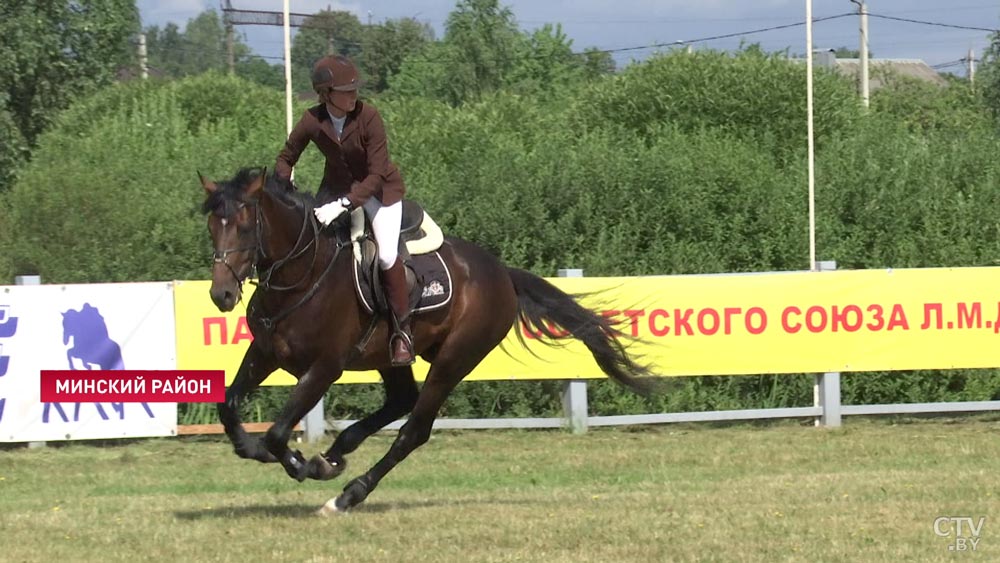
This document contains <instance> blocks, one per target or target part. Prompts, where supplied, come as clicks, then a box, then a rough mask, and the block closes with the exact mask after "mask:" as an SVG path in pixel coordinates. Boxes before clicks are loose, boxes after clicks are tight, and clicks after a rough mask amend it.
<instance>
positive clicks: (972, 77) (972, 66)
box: [966, 47, 976, 86]
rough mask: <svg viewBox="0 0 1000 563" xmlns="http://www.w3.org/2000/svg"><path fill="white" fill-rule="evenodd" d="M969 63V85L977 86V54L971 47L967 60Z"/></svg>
mask: <svg viewBox="0 0 1000 563" xmlns="http://www.w3.org/2000/svg"><path fill="white" fill-rule="evenodd" d="M966 60H967V61H968V63H969V85H970V86H975V85H976V53H975V52H974V51H973V50H972V47H969V55H968V57H967V58H966Z"/></svg>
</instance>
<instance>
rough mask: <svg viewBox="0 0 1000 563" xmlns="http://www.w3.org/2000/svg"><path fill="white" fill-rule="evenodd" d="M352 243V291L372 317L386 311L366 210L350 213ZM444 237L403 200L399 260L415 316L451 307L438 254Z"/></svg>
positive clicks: (448, 283)
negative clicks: (400, 260) (402, 266)
mask: <svg viewBox="0 0 1000 563" xmlns="http://www.w3.org/2000/svg"><path fill="white" fill-rule="evenodd" d="M350 221H351V224H350V229H351V233H350V236H351V239H350V240H351V242H352V247H353V250H354V288H355V290H356V292H357V295H358V301H359V302H360V303H361V306H362V307H364V308H365V310H366V311H368V312H369V313H372V314H376V313H381V312H385V311H388V310H389V304H388V303H387V302H386V298H385V292H384V291H383V289H382V269H381V268H379V265H378V244H377V243H376V242H375V235H374V234H373V233H372V229H371V222H370V221H369V220H368V217H367V216H366V214H365V210H364V208H362V207H359V208H357V209H355V210H354V211H352V212H351V218H350ZM443 243H444V235H443V234H442V232H441V228H440V227H438V225H437V223H435V222H434V220H433V219H431V217H430V215H428V214H427V212H426V211H424V209H423V208H422V207H421V206H420V204H418V203H417V202H415V201H410V200H403V223H402V226H401V228H400V232H399V257H400V259H402V261H403V265H404V267H405V268H404V269H405V271H406V285H407V287H408V288H409V295H410V311H411V312H412V314H414V315H416V314H419V313H426V312H428V311H434V310H437V309H441V308H444V307H446V306H448V304H450V303H451V295H452V283H451V272H450V271H449V270H448V266H447V264H445V262H444V259H443V258H441V254H440V253H439V252H438V251H437V250H438V249H439V248H441V245H442V244H443Z"/></svg>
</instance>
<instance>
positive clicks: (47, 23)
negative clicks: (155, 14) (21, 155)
mask: <svg viewBox="0 0 1000 563" xmlns="http://www.w3.org/2000/svg"><path fill="white" fill-rule="evenodd" d="M138 30H139V12H138V10H137V9H136V6H135V0H76V1H73V2H56V1H45V0H24V1H19V2H3V3H0V53H3V56H2V57H0V85H2V86H0V94H4V95H5V104H4V109H5V110H6V111H7V112H8V113H9V115H10V118H11V119H13V121H14V124H15V125H16V127H17V129H18V131H19V133H20V136H21V137H22V138H23V139H24V141H25V142H27V143H28V145H29V146H32V145H33V144H34V143H35V140H36V138H37V137H38V135H39V133H41V132H42V131H43V130H44V129H45V128H46V127H47V126H48V125H49V123H50V122H51V121H52V119H53V118H54V117H55V115H57V114H58V112H59V110H61V109H63V108H65V107H66V106H67V105H68V104H69V103H70V102H71V101H73V100H75V99H78V98H79V97H81V96H85V95H86V94H87V93H89V92H92V91H94V90H95V89H97V88H98V87H100V86H104V85H107V84H110V83H111V82H112V81H114V79H115V76H116V72H117V71H118V69H119V68H120V67H122V66H126V65H131V64H134V60H135V59H134V49H133V47H132V45H131V39H132V37H133V36H134V35H135V33H136V32H137V31H138Z"/></svg>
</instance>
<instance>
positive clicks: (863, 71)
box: [851, 0, 869, 107]
mask: <svg viewBox="0 0 1000 563" xmlns="http://www.w3.org/2000/svg"><path fill="white" fill-rule="evenodd" d="M851 2H852V3H854V4H857V5H858V14H859V15H860V16H861V45H860V48H859V49H858V63H859V64H858V91H859V92H860V93H861V104H862V105H863V106H865V107H868V100H869V95H868V5H867V4H865V0H851Z"/></svg>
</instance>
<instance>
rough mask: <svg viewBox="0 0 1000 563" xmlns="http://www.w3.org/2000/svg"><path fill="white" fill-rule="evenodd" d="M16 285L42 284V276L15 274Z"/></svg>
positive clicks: (32, 444)
mask: <svg viewBox="0 0 1000 563" xmlns="http://www.w3.org/2000/svg"><path fill="white" fill-rule="evenodd" d="M14 285H42V276H35V275H31V276H14ZM28 447H29V448H44V447H45V442H28Z"/></svg>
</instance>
